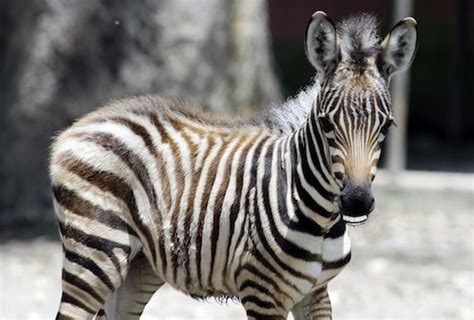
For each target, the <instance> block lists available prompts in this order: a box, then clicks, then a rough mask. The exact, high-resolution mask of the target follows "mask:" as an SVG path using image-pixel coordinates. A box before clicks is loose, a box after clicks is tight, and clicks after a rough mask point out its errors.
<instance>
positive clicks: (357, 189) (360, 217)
mask: <svg viewBox="0 0 474 320" xmlns="http://www.w3.org/2000/svg"><path fill="white" fill-rule="evenodd" d="M340 202H341V203H340V208H341V215H342V218H343V220H344V221H346V222H347V223H349V224H356V225H358V224H362V223H363V222H365V221H366V220H367V219H368V217H369V214H370V213H371V212H372V211H373V210H374V208H375V199H374V196H373V194H372V190H371V189H370V184H368V183H366V184H362V185H358V184H354V183H352V182H351V181H349V182H348V183H347V184H346V185H345V186H344V189H343V190H342V192H341V197H340Z"/></svg>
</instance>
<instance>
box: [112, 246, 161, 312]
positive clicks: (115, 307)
mask: <svg viewBox="0 0 474 320" xmlns="http://www.w3.org/2000/svg"><path fill="white" fill-rule="evenodd" d="M163 283H164V281H163V280H162V279H161V278H159V277H158V276H157V275H156V273H155V271H154V270H153V269H152V267H151V266H150V263H149V262H148V260H147V258H146V257H145V256H144V255H143V254H141V253H140V254H138V255H137V257H135V258H134V259H133V261H132V263H131V265H130V270H129V272H128V275H127V278H126V279H125V282H124V283H123V284H122V286H121V287H120V288H119V289H118V290H117V291H116V292H115V294H114V295H113V296H111V297H110V298H109V300H107V303H106V308H105V309H106V315H107V318H108V319H121V320H123V319H127V320H131V319H139V318H140V315H141V314H142V312H143V309H145V306H146V304H147V303H148V301H149V300H150V299H151V297H152V296H153V294H154V293H155V292H156V291H157V290H158V289H159V288H160V287H161V286H162V285H163Z"/></svg>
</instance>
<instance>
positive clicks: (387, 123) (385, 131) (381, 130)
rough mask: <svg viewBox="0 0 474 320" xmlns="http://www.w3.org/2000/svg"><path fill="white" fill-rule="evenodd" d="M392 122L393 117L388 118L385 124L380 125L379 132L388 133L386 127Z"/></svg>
mask: <svg viewBox="0 0 474 320" xmlns="http://www.w3.org/2000/svg"><path fill="white" fill-rule="evenodd" d="M392 124H393V119H389V120H388V121H387V122H385V124H384V125H383V126H382V129H380V132H381V133H382V134H383V135H384V136H386V135H387V133H388V129H389V128H390V127H391V126H392Z"/></svg>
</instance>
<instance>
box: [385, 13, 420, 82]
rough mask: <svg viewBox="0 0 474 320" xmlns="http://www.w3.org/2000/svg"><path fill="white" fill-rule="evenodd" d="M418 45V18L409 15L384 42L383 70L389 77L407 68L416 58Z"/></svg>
mask: <svg viewBox="0 0 474 320" xmlns="http://www.w3.org/2000/svg"><path fill="white" fill-rule="evenodd" d="M417 46H418V29H417V27H416V20H415V19H413V18H411V17H409V18H405V19H403V20H401V21H400V22H398V23H397V24H396V25H395V26H394V27H393V29H392V31H391V32H390V34H389V35H387V37H386V38H385V40H384V41H383V42H382V44H381V47H382V50H383V56H382V70H383V72H384V73H385V75H386V76H387V77H390V76H391V75H392V74H394V73H396V72H400V71H404V70H406V69H407V68H408V67H409V66H410V64H411V63H412V61H413V59H414V58H415V53H416V48H417Z"/></svg>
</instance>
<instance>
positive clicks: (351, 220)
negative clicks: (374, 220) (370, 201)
mask: <svg viewBox="0 0 474 320" xmlns="http://www.w3.org/2000/svg"><path fill="white" fill-rule="evenodd" d="M342 218H343V219H344V221H346V222H349V223H360V222H364V221H365V220H367V215H363V216H358V217H351V216H346V215H343V216H342Z"/></svg>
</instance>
